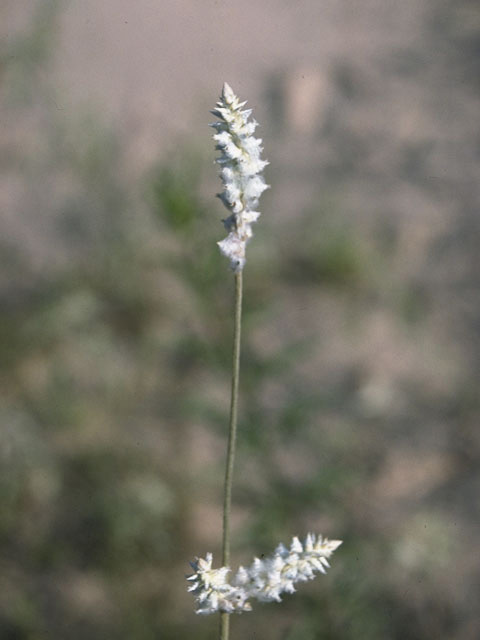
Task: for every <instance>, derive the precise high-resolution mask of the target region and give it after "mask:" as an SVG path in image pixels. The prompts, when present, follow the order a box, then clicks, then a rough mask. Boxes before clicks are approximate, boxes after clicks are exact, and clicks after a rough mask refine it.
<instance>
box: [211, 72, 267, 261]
mask: <svg viewBox="0 0 480 640" xmlns="http://www.w3.org/2000/svg"><path fill="white" fill-rule="evenodd" d="M245 104H246V102H239V100H238V98H237V96H236V95H235V94H234V93H233V91H232V89H231V87H230V86H229V85H228V84H227V83H225V84H224V85H223V90H222V95H221V97H220V100H219V101H218V102H217V106H216V108H215V109H214V110H213V111H212V112H211V113H213V115H214V116H216V117H217V118H219V121H218V122H214V123H213V124H211V125H210V126H211V127H213V128H214V129H215V130H216V133H215V135H214V136H213V139H214V140H215V142H216V143H217V145H216V149H217V150H218V151H220V156H219V157H218V158H217V160H216V162H217V163H218V164H219V165H220V166H221V170H220V177H221V179H222V182H223V192H222V193H220V194H218V197H219V198H220V199H221V201H222V202H223V204H224V205H225V206H226V208H227V209H228V210H229V212H230V215H229V216H228V218H226V219H225V220H223V224H224V225H225V228H226V230H227V231H228V235H227V237H226V238H225V239H224V240H221V241H220V242H219V243H218V246H219V247H220V251H221V252H222V253H223V254H224V255H225V256H226V257H227V258H228V259H229V260H230V264H231V267H232V269H233V270H234V271H241V270H242V269H243V267H244V265H245V247H246V245H247V242H248V240H249V239H250V238H251V237H252V228H251V223H252V222H256V220H258V217H259V216H260V212H259V211H256V208H257V206H258V200H259V198H260V196H261V195H262V193H263V192H264V191H265V189H268V188H269V185H267V184H266V183H265V181H264V179H263V177H262V176H261V175H260V174H261V172H262V171H263V169H264V168H265V167H266V165H267V164H268V162H267V161H266V160H262V159H261V158H260V154H261V152H262V151H263V147H262V146H261V144H262V141H261V139H260V138H254V137H253V132H254V131H255V129H256V127H257V124H258V123H257V122H255V120H252V121H251V122H249V117H250V115H251V113H252V110H251V109H245V110H243V111H242V107H244V106H245Z"/></svg>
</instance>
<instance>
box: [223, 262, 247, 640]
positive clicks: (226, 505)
mask: <svg viewBox="0 0 480 640" xmlns="http://www.w3.org/2000/svg"><path fill="white" fill-rule="evenodd" d="M241 332H242V272H241V271H238V272H237V273H235V321H234V331H233V364H232V395H231V399H230V425H229V429H228V448H227V465H226V469H225V486H224V496H223V552H222V566H223V567H226V566H228V565H229V563H230V511H231V504H232V482H233V464H234V461H235V443H236V439H237V415H238V380H239V375H240V337H241ZM229 630H230V614H228V613H221V614H220V640H228V638H229Z"/></svg>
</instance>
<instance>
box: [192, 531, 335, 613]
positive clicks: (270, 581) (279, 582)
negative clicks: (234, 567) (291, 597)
mask: <svg viewBox="0 0 480 640" xmlns="http://www.w3.org/2000/svg"><path fill="white" fill-rule="evenodd" d="M341 544H342V542H341V540H327V539H326V538H325V539H324V538H322V536H318V537H316V536H315V535H313V534H311V533H309V534H308V535H307V537H306V538H305V541H304V542H303V544H302V543H301V542H300V540H299V539H298V538H297V537H295V538H293V540H292V542H291V544H290V547H289V548H288V547H286V546H285V545H283V544H279V545H278V547H277V548H276V549H275V551H274V553H273V555H272V556H269V557H268V558H263V559H260V558H255V560H254V561H253V563H252V564H251V565H250V566H249V567H239V569H238V571H237V573H236V574H235V576H234V577H233V579H232V581H231V582H228V581H227V575H228V574H229V573H230V569H229V568H228V567H221V568H220V569H212V554H211V553H208V554H207V557H206V559H205V560H204V559H202V558H197V559H196V561H195V562H192V563H191V564H192V567H193V569H194V571H195V573H194V574H193V575H191V576H189V577H188V578H187V580H191V581H193V584H192V585H191V586H190V587H189V589H188V590H189V591H191V592H192V593H193V594H194V595H195V599H196V601H197V604H198V609H197V613H203V614H208V613H215V612H217V611H221V612H225V613H234V612H235V613H242V612H243V611H250V610H251V606H250V603H249V602H248V600H249V599H250V598H255V599H256V600H259V601H261V602H274V601H275V602H280V600H281V598H280V595H281V594H282V593H293V592H294V591H295V586H294V585H295V583H297V582H305V581H307V580H312V579H313V578H314V577H315V574H316V572H321V573H326V569H327V568H328V567H329V566H330V565H329V563H328V559H327V558H329V557H330V556H331V555H332V553H333V552H334V551H335V549H337V548H338V547H339V546H340V545H341Z"/></svg>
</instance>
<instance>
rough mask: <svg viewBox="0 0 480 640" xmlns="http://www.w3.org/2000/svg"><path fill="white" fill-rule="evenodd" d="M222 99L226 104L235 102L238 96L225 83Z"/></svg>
mask: <svg viewBox="0 0 480 640" xmlns="http://www.w3.org/2000/svg"><path fill="white" fill-rule="evenodd" d="M222 98H223V100H224V101H225V102H233V101H234V100H235V98H236V95H235V94H234V93H233V89H232V87H231V86H230V85H229V84H228V82H224V83H223V89H222Z"/></svg>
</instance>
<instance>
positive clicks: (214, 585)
mask: <svg viewBox="0 0 480 640" xmlns="http://www.w3.org/2000/svg"><path fill="white" fill-rule="evenodd" d="M212 559H213V556H212V554H211V553H207V556H206V558H205V559H203V558H196V560H195V562H191V563H190V565H191V566H192V569H193V570H194V571H195V573H194V574H193V575H191V576H188V577H187V580H192V581H193V583H192V584H191V585H190V586H189V587H188V591H191V592H192V593H193V595H194V596H195V600H196V601H197V604H198V609H197V613H203V614H207V613H215V612H216V611H223V612H225V613H234V612H235V611H236V612H238V613H241V612H242V611H250V610H251V607H250V605H249V603H248V602H246V599H247V594H246V592H245V591H244V589H241V588H238V587H235V586H233V585H230V584H229V583H228V582H227V574H228V573H230V569H229V568H228V567H222V568H221V569H212Z"/></svg>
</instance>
